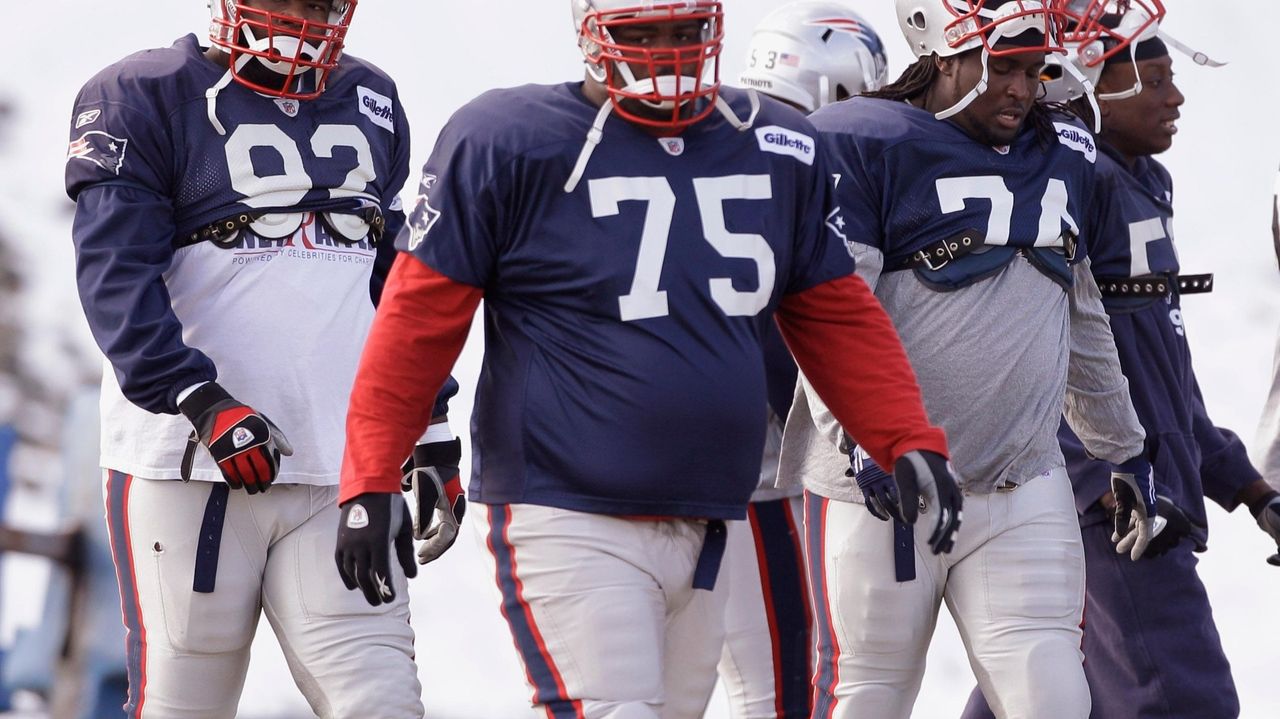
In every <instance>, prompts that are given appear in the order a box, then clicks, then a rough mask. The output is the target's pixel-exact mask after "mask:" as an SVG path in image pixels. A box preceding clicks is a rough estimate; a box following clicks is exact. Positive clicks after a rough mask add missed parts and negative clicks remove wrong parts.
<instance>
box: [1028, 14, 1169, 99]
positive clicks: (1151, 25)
mask: <svg viewBox="0 0 1280 719" xmlns="http://www.w3.org/2000/svg"><path fill="white" fill-rule="evenodd" d="M1164 14H1165V9H1164V5H1162V4H1161V2H1160V0H1071V2H1070V3H1069V4H1068V6H1067V9H1066V15H1067V19H1068V24H1067V28H1066V30H1065V31H1064V32H1063V44H1064V45H1065V47H1066V53H1065V54H1064V55H1055V56H1052V57H1050V58H1048V60H1047V64H1048V67H1046V68H1045V70H1046V72H1045V80H1044V88H1045V100H1047V101H1049V102H1069V101H1071V100H1076V99H1079V98H1081V97H1086V96H1088V95H1089V94H1091V93H1093V90H1094V88H1095V87H1097V84H1098V79H1099V78H1100V77H1101V76H1102V68H1103V66H1104V65H1105V63H1106V61H1107V59H1108V58H1111V57H1113V56H1115V55H1116V54H1117V53H1120V52H1122V51H1123V50H1124V49H1125V48H1128V47H1130V46H1133V45H1137V44H1138V43H1141V42H1144V41H1146V40H1150V39H1151V38H1153V37H1156V35H1157V34H1158V33H1159V31H1160V20H1161V19H1163V18H1164ZM1134 75H1135V77H1136V75H1137V73H1136V72H1135V73H1134ZM1139 92H1142V82H1141V81H1140V80H1139V81H1138V82H1136V83H1135V84H1134V86H1133V87H1131V88H1128V89H1126V90H1122V91H1119V92H1113V93H1106V94H1101V95H1097V98H1098V99H1099V100H1122V99H1124V98H1126V97H1133V96H1134V95H1137V94H1138V93H1139Z"/></svg>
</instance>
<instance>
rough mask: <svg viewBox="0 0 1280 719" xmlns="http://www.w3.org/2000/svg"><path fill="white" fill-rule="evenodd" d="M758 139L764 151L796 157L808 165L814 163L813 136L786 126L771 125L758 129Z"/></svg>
mask: <svg viewBox="0 0 1280 719" xmlns="http://www.w3.org/2000/svg"><path fill="white" fill-rule="evenodd" d="M756 140H757V141H758V142H759V143H760V149H761V150H763V151H764V152H773V153H777V154H779V155H787V156H789V157H794V158H796V159H797V160H799V161H801V162H803V163H804V164H806V165H812V164H813V150H814V142H813V138H812V137H809V136H808V135H804V134H801V133H799V132H796V131H794V130H788V129H787V128H785V127H779V126H777V125H770V126H768V127H761V128H758V129H757V130H756Z"/></svg>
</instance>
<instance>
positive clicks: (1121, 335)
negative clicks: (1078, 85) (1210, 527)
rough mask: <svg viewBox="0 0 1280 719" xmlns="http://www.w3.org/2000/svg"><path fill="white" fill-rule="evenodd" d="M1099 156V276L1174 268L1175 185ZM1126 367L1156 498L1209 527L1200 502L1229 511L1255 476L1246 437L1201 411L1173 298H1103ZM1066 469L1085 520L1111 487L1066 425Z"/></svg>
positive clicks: (1095, 217) (1101, 466)
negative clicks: (1170, 502)
mask: <svg viewBox="0 0 1280 719" xmlns="http://www.w3.org/2000/svg"><path fill="white" fill-rule="evenodd" d="M1102 149H1103V153H1102V155H1101V156H1100V157H1099V160H1098V173H1097V187H1096V197H1097V200H1096V201H1095V203H1094V205H1093V207H1092V208H1091V212H1090V219H1089V222H1090V223H1091V224H1092V225H1093V226H1094V227H1095V231H1094V232H1093V234H1092V238H1093V239H1092V242H1091V244H1090V247H1089V255H1090V260H1091V261H1092V263H1093V264H1092V271H1093V273H1094V275H1095V276H1096V277H1098V278H1123V277H1137V276H1142V275H1149V274H1172V273H1177V272H1178V258H1177V252H1176V251H1175V249H1174V246H1173V204H1172V199H1173V186H1172V183H1171V181H1170V179H1169V173H1168V171H1167V170H1165V168H1164V167H1163V166H1162V165H1161V164H1160V163H1159V162H1157V161H1156V160H1154V159H1152V158H1139V159H1138V161H1137V162H1136V163H1135V165H1134V167H1133V168H1132V169H1131V168H1129V167H1127V166H1126V165H1125V164H1124V162H1123V160H1122V159H1120V158H1119V156H1118V155H1116V154H1115V153H1114V151H1112V150H1111V149H1110V148H1108V147H1107V146H1105V145H1104V146H1103V148H1102ZM1103 304H1104V305H1105V306H1106V308H1107V314H1108V315H1109V316H1110V319H1111V331H1112V334H1114V335H1115V341H1116V350H1117V351H1118V354H1119V356H1120V366H1121V368H1122V369H1123V370H1124V374H1125V377H1127V378H1128V380H1129V394H1130V397H1131V398H1132V400H1133V406H1134V409H1135V410H1137V413H1138V419H1139V420H1140V421H1141V422H1142V426H1143V428H1144V429H1145V430H1146V432H1147V446H1146V450H1147V454H1148V458H1149V459H1150V461H1151V464H1152V471H1153V477H1154V479H1155V482H1156V487H1157V490H1156V491H1157V492H1158V493H1160V494H1163V495H1166V496H1168V497H1169V498H1170V499H1172V500H1173V501H1174V502H1175V503H1176V504H1177V505H1178V506H1179V507H1180V508H1181V509H1182V510H1183V511H1185V512H1186V513H1187V514H1188V515H1189V516H1190V517H1192V518H1193V519H1196V520H1197V521H1200V522H1201V523H1203V522H1204V521H1205V509H1204V498H1205V497H1206V496H1207V497H1209V498H1210V499H1213V500H1214V501H1216V502H1218V503H1219V504H1222V505H1223V506H1225V507H1227V508H1232V507H1234V506H1235V500H1234V498H1235V495H1236V493H1237V492H1239V491H1240V489H1241V488H1243V487H1244V486H1245V485H1247V484H1249V483H1251V482H1252V481H1254V480H1256V479H1257V478H1258V477H1259V475H1258V473H1257V472H1256V470H1254V469H1253V467H1252V465H1251V464H1250V463H1249V459H1248V456H1247V455H1246V453H1245V448H1244V445H1243V444H1242V443H1241V442H1240V439H1239V438H1238V437H1237V436H1236V435H1235V434H1234V433H1232V432H1230V431H1229V430H1226V429H1222V428H1219V427H1215V426H1214V425H1213V422H1212V421H1210V419H1209V417H1208V414H1207V412H1206V411H1205V407H1204V401H1203V399H1202V398H1201V395H1200V388H1199V386H1198V384H1197V382H1196V376H1195V371H1194V370H1193V369H1192V366H1191V349H1190V346H1189V345H1188V343H1187V337H1186V327H1185V326H1184V323H1183V321H1182V310H1181V305H1180V298H1179V297H1178V294H1177V293H1176V292H1172V293H1170V294H1169V295H1167V296H1165V297H1161V298H1155V299H1134V298H1104V300H1103ZM1059 439H1060V440H1061V442H1062V447H1063V453H1064V455H1065V456H1066V459H1067V469H1068V471H1069V472H1070V473H1071V477H1072V482H1073V484H1074V485H1075V488H1076V505H1077V508H1078V509H1079V510H1080V512H1081V513H1082V514H1084V513H1087V512H1089V511H1091V510H1092V511H1094V512H1095V513H1096V512H1100V510H1099V509H1098V508H1097V507H1094V506H1092V505H1093V503H1094V502H1096V501H1097V499H1098V498H1099V497H1100V496H1101V495H1102V494H1103V493H1104V492H1106V491H1107V490H1108V489H1110V485H1109V482H1110V466H1109V465H1107V464H1106V463H1104V462H1100V461H1097V460H1093V459H1089V457H1088V456H1087V454H1086V453H1085V451H1084V448H1083V447H1082V446H1081V445H1080V440H1079V439H1077V438H1076V436H1075V435H1074V434H1073V433H1072V432H1071V430H1070V428H1068V427H1067V425H1066V423H1065V422H1064V423H1063V424H1062V427H1061V429H1060V431H1059Z"/></svg>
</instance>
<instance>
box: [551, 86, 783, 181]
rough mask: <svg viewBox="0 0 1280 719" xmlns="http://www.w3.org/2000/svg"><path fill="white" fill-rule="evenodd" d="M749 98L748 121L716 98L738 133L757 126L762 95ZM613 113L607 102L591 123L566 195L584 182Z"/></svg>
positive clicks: (717, 104)
mask: <svg viewBox="0 0 1280 719" xmlns="http://www.w3.org/2000/svg"><path fill="white" fill-rule="evenodd" d="M747 97H749V98H750V100H751V114H750V115H748V116H747V119H746V120H742V119H739V118H738V116H737V115H736V114H735V113H734V112H733V108H731V107H729V103H728V101H726V100H725V99H724V98H723V97H721V96H719V95H717V96H716V110H718V111H719V112H720V114H721V115H723V116H724V118H725V120H727V121H728V122H729V124H730V125H732V126H733V127H734V128H735V129H737V131H738V132H745V131H747V130H750V129H751V127H752V126H753V125H754V124H755V121H756V115H759V114H760V94H759V93H757V92H756V91H755V90H748V91H747ZM612 112H613V101H612V100H606V101H605V103H604V104H603V105H601V106H600V111H599V112H597V113H596V118H595V120H594V121H592V123H591V129H590V130H587V140H586V142H584V143H582V150H581V151H580V152H579V153H578V161H577V162H575V163H574V165H573V172H571V173H569V179H568V180H566V181H565V183H564V191H565V192H566V193H569V192H573V191H574V190H575V189H577V187H578V183H579V182H581V181H582V175H583V173H585V172H586V171H587V163H589V162H590V161H591V155H592V153H594V152H595V151H596V147H597V146H598V145H599V144H600V142H601V141H602V140H604V123H605V121H606V120H608V119H609V115H610V113H612Z"/></svg>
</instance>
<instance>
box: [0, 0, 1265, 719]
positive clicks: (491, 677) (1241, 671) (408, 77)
mask: <svg viewBox="0 0 1280 719" xmlns="http://www.w3.org/2000/svg"><path fill="white" fill-rule="evenodd" d="M9 4H10V5H12V6H13V7H11V8H8V12H7V18H8V22H7V28H8V32H7V33H6V40H5V44H4V45H3V48H2V49H0V58H3V59H4V60H5V64H6V67H7V69H8V72H6V73H4V74H3V75H0V100H8V101H10V102H12V103H14V104H15V105H16V110H17V112H18V122H17V125H16V127H15V128H13V129H12V130H11V131H10V132H9V133H8V134H7V135H6V136H5V137H3V138H0V228H3V230H4V231H5V232H7V233H8V234H9V235H11V239H14V240H17V245H18V249H19V251H20V252H22V253H23V255H24V257H25V258H26V259H25V267H24V273H25V274H26V275H27V276H28V277H29V278H30V280H31V283H32V288H31V291H30V292H29V293H28V297H27V302H26V304H25V305H24V307H23V311H24V312H25V313H26V314H27V316H29V317H30V318H31V325H32V326H33V327H34V328H35V329H36V333H35V335H34V336H33V337H32V343H33V347H32V356H33V357H36V358H46V357H50V356H52V353H51V352H50V350H49V347H50V346H51V345H52V343H53V341H54V340H53V338H54V337H56V336H57V328H63V327H65V328H68V330H67V331H68V332H69V333H71V334H72V335H73V336H75V337H77V338H79V341H80V342H82V343H83V344H84V345H85V346H86V347H90V348H91V345H89V344H88V342H87V332H86V331H85V330H84V328H83V319H82V317H81V315H80V310H79V305H78V302H77V300H76V297H75V292H74V283H73V270H72V259H71V258H72V254H71V243H70V240H69V214H68V208H69V201H67V200H66V198H65V195H63V193H62V189H61V188H62V166H63V158H64V156H65V152H66V150H65V148H66V142H67V135H66V133H67V126H68V117H69V113H70V107H71V103H72V99H73V98H74V96H75V93H76V91H77V89H78V88H79V86H80V84H81V83H83V82H84V81H85V80H86V79H88V77H89V76H90V75H92V74H93V73H94V72H96V71H97V70H98V69H100V68H101V67H103V66H105V65H106V64H108V63H110V62H112V61H114V60H116V59H118V58H120V57H123V56H124V55H127V54H129V53H131V52H133V51H135V50H138V49H142V48H144V47H153V46H160V45H168V44H170V43H172V42H173V41H174V40H175V39H176V38H177V37H179V36H180V35H183V34H186V33H189V32H194V33H197V34H198V35H200V36H201V37H204V35H205V32H206V29H207V24H208V14H207V10H206V9H205V5H204V2H203V0H118V1H117V2H114V3H101V2H91V1H90V0H43V1H42V2H34V3H27V2H13V1H12V0H11V2H10V3H9ZM725 4H726V6H727V7H726V13H727V20H726V27H727V33H728V39H727V46H726V51H725V55H724V58H725V61H724V70H725V72H724V77H725V79H726V81H732V80H733V79H734V78H735V77H736V74H737V72H738V71H739V70H740V69H741V67H742V63H741V58H742V56H743V54H744V49H745V46H746V40H747V37H748V36H749V34H750V29H751V27H752V26H753V25H754V23H755V22H756V21H757V20H758V19H759V18H760V17H762V16H763V15H764V14H765V13H766V12H768V11H769V10H771V9H772V8H774V7H776V6H777V5H778V4H779V3H777V2H772V1H766V0H727V1H726V3H725ZM851 4H852V6H853V7H855V8H856V9H858V10H859V11H860V12H861V13H862V14H863V16H864V17H865V18H866V19H867V20H869V21H870V22H871V23H872V24H873V25H874V26H875V27H876V28H877V29H878V30H879V32H880V34H881V36H882V37H883V38H884V40H885V43H886V46H887V48H888V52H889V63H890V76H891V77H894V76H896V75H897V73H898V72H899V71H900V70H901V69H902V68H903V67H904V66H905V65H906V64H907V61H908V58H907V55H906V45H905V43H904V41H903V40H902V38H901V35H900V33H899V32H898V30H897V27H896V24H895V22H894V21H893V16H892V3H891V2H890V1H889V0H854V1H853V2H852V3H851ZM1167 5H1168V6H1169V7H1170V8H1171V11H1170V16H1169V19H1168V20H1167V22H1166V24H1165V28H1166V30H1168V31H1169V32H1170V33H1172V34H1173V35H1174V36H1176V37H1177V38H1179V39H1180V40H1182V41H1183V42H1185V43H1187V44H1189V45H1192V46H1193V47H1195V48H1197V49H1199V50H1203V51H1204V52H1206V53H1208V54H1209V55H1211V56H1213V57H1215V58H1218V59H1221V60H1227V61H1229V63H1230V64H1229V65H1228V66H1227V67H1225V68H1222V69H1218V70H1210V69H1206V68H1201V67H1196V66H1194V65H1193V64H1192V63H1191V62H1190V61H1189V60H1188V59H1187V58H1185V57H1183V56H1181V55H1176V54H1175V56H1174V63H1175V69H1176V70H1177V71H1178V73H1179V74H1178V78H1177V82H1178V84H1179V85H1180V87H1181V88H1182V90H1183V92H1184V94H1185V95H1186V96H1187V98H1188V103H1187V105H1186V106H1185V108H1184V110H1183V119H1182V121H1181V122H1180V123H1179V127H1180V133H1179V135H1178V136H1177V138H1176V143H1175V146H1174V149H1173V150H1172V151H1171V152H1169V153H1168V155H1167V156H1166V157H1165V158H1162V159H1164V160H1165V161H1166V164H1167V165H1168V166H1169V168H1170V169H1171V171H1172V173H1173V177H1174V183H1175V188H1176V195H1175V205H1176V211H1177V218H1176V223H1175V224H1176V236H1177V240H1178V246H1179V249H1180V253H1181V258H1182V264H1183V269H1184V270H1185V271H1187V272H1208V271H1212V272H1214V273H1216V275H1217V288H1216V289H1215V291H1214V293H1213V294H1212V295H1209V296H1197V297H1192V298H1188V300H1187V301H1186V303H1185V304H1186V307H1185V315H1186V321H1187V325H1188V328H1189V336H1190V337H1191V341H1192V346H1193V351H1194V352H1195V355H1196V359H1197V368H1198V372H1199V376H1200V380H1201V384H1202V386H1203V388H1204V391H1205V394H1206V398H1207V402H1208V406H1209V408H1210V410H1211V413H1212V414H1213V415H1214V416H1215V419H1216V420H1217V422H1218V423H1219V424H1222V425H1226V426H1229V427H1232V428H1234V429H1236V430H1237V431H1239V432H1240V434H1241V435H1242V436H1244V437H1245V438H1246V440H1250V441H1252V439H1253V434H1254V427H1255V426H1256V423H1257V418H1258V413H1259V410H1260V408H1261V406H1262V401H1263V396H1264V392H1265V388H1266V383H1267V382H1268V381H1269V377H1270V372H1271V352H1272V348H1273V345H1274V342H1275V337H1276V328H1277V324H1278V323H1280V281H1278V279H1277V278H1278V276H1277V268H1276V259H1275V257H1274V256H1273V254H1272V251H1271V244H1270V237H1269V227H1270V195H1271V192H1272V189H1273V186H1274V177H1275V173H1276V166H1277V162H1278V161H1280V133H1277V125H1278V124H1280V120H1278V118H1280V99H1278V98H1277V95H1276V92H1275V81H1276V80H1275V79H1276V76H1277V70H1278V69H1280V62H1277V60H1276V58H1275V56H1274V55H1273V54H1272V52H1273V51H1272V50H1271V49H1270V48H1271V46H1273V45H1274V43H1273V37H1274V32H1275V28H1277V27H1280V3H1276V2H1274V0H1167ZM348 48H349V52H351V53H352V54H355V55H359V56H361V57H363V58H365V59H367V60H370V61H372V62H374V63H375V64H377V65H379V66H381V67H382V68H383V69H384V70H386V71H387V72H388V73H390V74H391V75H392V77H393V78H395V79H396V80H397V81H398V83H399V86H400V93H401V98H402V100H403V102H404V105H405V107H406V110H407V112H408V114H409V119H410V121H411V122H412V124H413V133H414V151H413V158H414V167H415V168H420V167H421V165H422V163H423V162H424V161H425V159H426V156H427V154H428V153H429V152H430V148H431V142H432V140H433V139H434V137H435V134H436V133H437V132H438V131H439V129H440V127H441V126H442V125H443V124H444V122H445V121H446V120H447V119H448V117H449V115H450V114H451V113H452V112H453V111H454V110H455V109H457V108H458V107H459V106H460V105H462V104H463V103H465V102H467V101H468V100H469V99H471V98H472V97H474V96H476V95H478V94H479V93H481V92H483V91H485V90H487V89H489V88H492V87H500V86H509V85H515V84H521V83H526V82H559V81H563V80H567V79H572V78H575V77H580V75H581V64H580V62H579V55H578V54H577V50H576V47H575V44H574V36H573V32H572V29H571V23H570V16H569V8H568V3H566V2H563V1H562V0H496V1H493V2H478V1H476V0H467V1H464V2H443V1H441V0H363V1H362V2H361V3H360V6H359V9H358V11H357V13H356V16H355V24H354V27H353V30H352V32H351V36H350V39H349V45H348ZM1255 86H1256V87H1257V88H1258V89H1257V90H1256V91H1255V90H1254V89H1253V88H1254V87H1255ZM518 110H519V108H512V112H513V113H515V112H518ZM410 182H411V187H410V191H408V192H407V193H406V195H407V196H409V197H411V196H412V195H413V194H414V193H413V192H412V186H416V183H417V170H416V169H415V171H414V173H413V176H412V177H411V180H410ZM476 339H477V338H476V337H475V336H473V341H472V343H471V344H470V345H469V346H468V349H467V351H466V352H465V353H464V356H463V358H462V360H461V362H460V364H459V369H458V372H457V374H458V377H459V379H460V380H461V381H462V382H463V386H464V388H469V387H473V386H474V383H473V382H471V380H472V379H473V378H474V376H475V374H476V371H477V368H478V364H479V357H480V354H479V347H478V342H476V341H475V340H476ZM37 361H39V362H41V364H42V365H43V366H47V368H48V369H47V372H48V373H50V374H51V375H52V376H54V377H55V378H57V377H58V376H59V373H65V372H67V368H66V367H65V366H63V365H59V364H57V363H55V362H52V361H49V362H44V360H43V359H37ZM469 395H470V390H469V389H464V396H463V397H462V398H460V399H459V400H458V401H457V402H455V404H454V412H453V414H454V417H455V420H454V425H455V428H456V429H458V430H459V431H461V430H464V429H465V426H466V422H465V420H463V418H464V417H465V416H467V414H468V413H469V410H470V396H469ZM464 441H465V433H464ZM464 471H465V470H464ZM1211 519H1212V521H1213V530H1214V541H1213V544H1212V549H1211V551H1210V552H1209V554H1207V555H1204V556H1205V558H1204V561H1203V564H1202V568H1203V576H1204V577H1205V580H1206V583H1207V584H1208V585H1209V589H1210V592H1211V595H1212V597H1213V599H1214V602H1215V607H1216V608H1217V616H1218V620H1219V626H1220V628H1221V630H1222V633H1223V636H1224V641H1225V643H1226V645H1227V652H1228V656H1229V657H1230V658H1231V660H1232V663H1233V666H1234V667H1235V669H1236V673H1237V681H1238V683H1239V684H1240V689H1241V694H1242V699H1243V704H1244V714H1243V716H1244V717H1246V719H1264V718H1267V717H1274V716H1275V711H1276V709H1275V708H1276V707H1277V706H1280V682H1277V681H1276V672H1275V667H1276V665H1277V660H1280V656H1278V655H1280V650H1278V649H1277V648H1276V646H1277V645H1276V643H1275V641H1274V637H1276V636H1278V635H1280V618H1277V616H1276V614H1275V607H1277V606H1280V601H1278V600H1280V569H1273V568H1269V567H1267V566H1266V565H1265V564H1264V563H1263V562H1262V558H1263V557H1264V556H1265V554H1266V553H1267V544H1266V541H1265V538H1264V537H1263V535H1262V534H1261V532H1259V531H1258V529H1257V528H1256V526H1254V525H1253V522H1252V519H1251V518H1250V517H1248V516H1247V513H1246V512H1244V511H1243V510H1241V511H1239V512H1237V513H1236V514H1235V515H1232V516H1230V517H1228V516H1227V515H1226V514H1224V513H1222V512H1220V511H1218V512H1214V513H1213V514H1212V515H1211ZM489 571H490V570H489V568H488V565H487V564H486V562H485V558H484V557H483V555H482V554H481V553H480V552H479V550H478V549H477V548H476V547H475V546H474V544H473V543H468V542H467V541H466V540H464V541H460V542H459V546H458V547H455V548H454V549H453V550H452V551H451V552H450V554H449V555H447V556H446V557H445V558H444V559H442V560H441V561H440V562H438V563H437V564H435V565H433V566H432V567H431V568H430V569H428V570H427V571H425V572H424V573H423V574H422V575H421V576H420V577H419V578H418V579H417V580H416V581H415V583H414V585H413V592H414V597H413V611H414V626H415V629H416V630H417V632H418V659H419V664H420V666H421V676H422V679H423V683H424V686H425V691H424V699H425V701H426V702H427V705H428V709H429V715H430V716H443V717H475V718H476V719H480V718H483V719H494V718H495V717H502V718H504V719H505V718H506V717H516V716H523V714H522V713H521V711H522V710H521V707H522V705H523V704H524V702H525V700H526V699H527V691H526V689H525V688H524V686H523V683H522V677H521V673H520V671H519V668H518V665H517V664H516V662H515V660H514V657H513V655H512V652H511V644H510V639H509V636H508V635H507V634H506V630H505V627H504V626H503V625H502V624H501V621H500V619H499V616H498V611H497V606H496V599H495V597H494V595H493V590H492V580H491V575H490V574H488V572H489ZM335 581H337V578H336V574H335ZM19 613H21V608H19ZM259 645H260V646H262V647H263V653H262V655H261V656H260V657H258V658H256V659H255V664H254V668H253V671H251V676H250V679H249V684H248V686H247V687H246V691H245V701H244V705H243V706H244V713H245V714H246V715H249V714H255V715H259V716H261V715H265V714H270V713H273V712H286V711H293V710H296V709H298V708H299V707H302V708H305V705H303V704H302V703H301V698H300V696H298V695H297V692H296V691H295V690H293V689H292V687H291V686H289V685H288V681H287V679H286V678H285V676H286V675H285V674H284V671H285V670H284V665H283V662H282V661H281V660H280V658H279V656H278V654H275V653H273V650H270V649H269V647H267V646H266V643H264V642H260V643H259ZM375 670H376V668H373V667H359V668H357V667H353V671H375ZM971 684H972V679H971V675H970V674H969V670H968V667H967V664H966V660H965V658H964V654H963V650H962V649H961V648H960V646H959V643H958V640H957V639H956V638H955V635H954V629H953V628H951V626H950V624H949V622H948V621H947V620H943V621H942V622H940V624H939V637H938V639H937V641H936V648H935V651H934V652H933V653H932V654H931V657H930V672H929V674H928V676H927V678H926V682H925V686H924V689H923V691H922V695H921V699H920V702H919V703H918V705H917V706H918V711H917V716H922V717H929V718H930V719H932V718H933V717H946V716H953V715H955V714H956V713H958V711H959V708H960V707H961V706H962V705H963V703H964V697H965V694H966V693H967V690H968V687H969V686H971ZM371 710H372V709H371ZM708 716H709V717H724V716H726V714H725V712H724V710H723V707H722V706H721V705H720V704H719V703H717V704H716V705H714V706H713V708H712V711H711V713H709V714H708Z"/></svg>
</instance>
